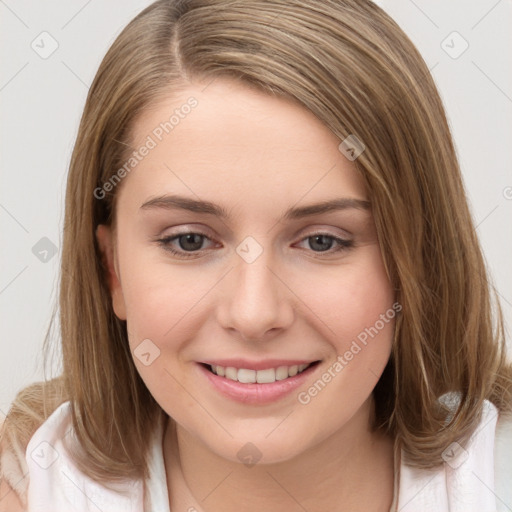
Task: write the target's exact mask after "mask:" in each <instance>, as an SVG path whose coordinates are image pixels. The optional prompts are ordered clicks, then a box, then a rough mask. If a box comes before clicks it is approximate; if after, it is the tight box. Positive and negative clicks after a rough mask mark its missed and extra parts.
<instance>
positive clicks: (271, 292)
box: [219, 240, 293, 339]
mask: <svg viewBox="0 0 512 512" xmlns="http://www.w3.org/2000/svg"><path fill="white" fill-rule="evenodd" d="M246 242H247V243H244V242H242V243H241V244H240V245H239V247H238V248H237V252H238V255H237V256H236V257H237V258H238V259H239V260H240V261H239V262H238V263H237V264H236V267H235V268H234V269H233V271H232V272H230V277H229V280H228V282H227V284H226V289H225V290H224V291H225V294H224V293H223V294H222V295H223V296H222V298H221V305H220V306H219V308H220V310H221V312H222V314H221V315H220V318H221V323H222V325H223V327H224V328H232V329H236V330H237V331H239V333H240V334H241V335H242V336H243V337H244V338H247V339H249V338H252V339H259V338H262V337H263V336H264V335H265V333H266V332H267V331H269V330H271V329H276V328H283V327H286V326H287V325H288V324H289V323H290V322H291V321H292V319H293V308H292V305H291V304H290V301H289V300H288V299H287V295H286V287H285V286H284V285H283V283H282V282H281V280H280V279H279V278H278V277H277V276H276V275H275V274H276V271H275V270H274V269H273V268H272V267H273V266H274V265H273V262H272V258H271V254H270V250H263V247H261V245H260V249H259V250H258V248H257V247H256V246H255V244H254V241H251V240H249V241H246Z"/></svg>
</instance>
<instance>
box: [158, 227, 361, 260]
mask: <svg viewBox="0 0 512 512" xmlns="http://www.w3.org/2000/svg"><path fill="white" fill-rule="evenodd" d="M186 235H199V236H202V237H204V238H205V239H207V240H210V237H209V236H207V235H206V234H204V233H201V232H200V231H186V232H184V233H178V234H176V235H171V236H166V237H164V238H160V239H158V240H156V242H157V243H158V244H159V245H161V246H162V247H163V248H164V250H166V251H168V252H170V253H171V254H173V255H175V256H177V257H178V258H182V259H187V258H194V257H196V256H197V254H199V253H200V251H201V250H202V249H199V250H198V251H177V250H176V249H173V248H172V247H171V246H170V243H171V242H172V241H174V240H178V239H179V238H180V237H182V236H186ZM315 236H324V237H327V238H330V239H332V240H333V241H334V242H336V243H337V244H338V248H337V249H334V250H332V249H327V250H326V251H313V252H314V253H316V254H319V255H322V254H334V253H337V252H340V251H343V250H347V249H350V248H352V247H353V246H354V242H353V241H352V240H345V239H344V238H339V237H337V236H334V235H331V234H329V233H323V232H317V233H311V234H310V235H308V236H305V237H304V238H302V239H301V242H302V241H303V240H307V239H308V238H313V237H315Z"/></svg>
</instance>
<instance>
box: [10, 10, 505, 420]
mask: <svg viewBox="0 0 512 512" xmlns="http://www.w3.org/2000/svg"><path fill="white" fill-rule="evenodd" d="M149 3H150V2H148V1H142V0H129V1H127V0H124V1H121V0H109V1H108V2H107V1H103V2H100V1H98V0H89V1H84V0H80V1H78V0H73V1H69V0H68V1H64V0H58V1H54V2H52V3H48V2H36V1H33V0H32V1H26V0H18V1H17V2H15V1H14V0H5V1H4V0H0V23H1V27H0V39H1V40H0V53H1V58H2V61H3V66H2V73H1V75H0V109H1V120H2V123H1V125H0V129H1V134H0V140H1V146H2V147H1V152H0V158H1V163H0V173H1V175H0V183H1V188H0V237H1V238H0V244H1V251H0V315H1V317H0V326H1V336H2V339H1V351H0V420H1V419H2V417H3V414H4V413H5V412H7V409H8V406H9V403H10V402H11V400H12V399H13V398H14V395H15V393H16V392H17V391H18V390H19V389H20V388H22V387H23V386H25V385H27V384H29V383H31V382H34V381H35V380H39V379H42V378H43V375H44V373H43V366H44V365H43V358H42V352H41V348H42V342H43V339H44V334H45V331H46V328H47V325H48V322H49V319H50V316H51V312H52V310H53V305H54V303H55V301H56V299H57V283H58V263H59V257H60V246H61V229H62V225H63V197H64V187H65V180H66V173H67V166H68V164H69V160H70V156H71V151H72V147H73V143H74V139H75V137H76V133H77V129H78V123H79V119H80V116H81V111H82V108H83V105H84V102H85V97H86V93H87V89H88V86H89V84H90V83H91V81H92V79H93V77H94V74H95V72H96V70H97V68H98V66H99V63H100V61H101V59H102V57H103V55H104V54H105V52H106V50H107V49H108V47H109V46H110V44H111V43H112V42H113V40H114V39H115V37H116V36H117V34H119V32H120V31H121V29H122V28H123V27H124V26H125V25H126V23H127V22H128V21H129V20H130V19H132V18H133V17H134V16H135V15H136V14H137V13H138V12H139V11H140V10H142V9H143V8H144V7H145V6H146V5H149ZM378 3H379V4H380V5H381V6H382V7H383V8H384V9H385V10H386V11H387V12H389V14H390V15H391V16H392V17H393V18H394V19H395V20H396V21H397V22H398V24H399V25H400V26H401V27H402V28H403V29H404V31H405V32H406V33H407V34H408V35H409V37H410V38H411V39H412V40H413V42H414V43H415V44H416V46H417V47H418V48H419V50H420V51H421V53H422V55H423V56H424V59H425V61H426V62H427V65H428V66H429V68H430V69H431V71H432V74H433V76H434V79H435V80H436V83H437V84H438V87H439V90H440V93H441V96H442V98H443V101H444V104H445V107H446V110H447V114H448V118H449V121H450V126H451V128H452V133H453V136H454V139H455V143H456V147H457V151H458V156H459V159H460V163H461V166H462V169H463V173H464V178H465V182H466V187H467V191H468V194H469V198H470V202H471V207H472V211H473V215H474V219H475V223H476V226H477V228H476V229H477V233H478V235H479V237H480V240H481V242H482V245H483V247H484V251H485V255H486V258H487V262H488V265H489V268H490V270H491V273H492V276H493V278H494V281H495V283H496V286H497V289H498V292H499V294H500V300H501V304H502V306H503V308H504V312H505V317H506V321H507V324H508V330H509V331H510V326H511V325H512V322H511V320H512V318H511V317H512V314H511V313H512V265H511V261H512V260H511V254H512V222H511V220H512V172H511V161H512V149H511V146H512V143H511V141H512V139H511V126H512V76H511V65H510V63H511V62H512V61H511V57H512V55H511V54H512V31H510V26H511V21H512V1H511V0H500V1H496V0H478V1H477V0H472V1H463V0H450V1H449V2H448V1H446V0H445V1H443V0H428V1H427V0H422V1H420V0H417V1H412V0H383V1H380V2H378ZM454 31H455V32H457V33H458V34H459V35H457V34H453V32H454ZM43 32H47V33H48V34H49V35H45V34H43V35H41V34H42V33H43ZM443 41H444V42H443ZM464 41H466V42H467V43H465V42H464ZM57 44H58V48H57V49H56V50H55V51H54V52H53V53H52V54H51V55H46V53H49V52H50V51H51V50H52V45H53V46H55V45H57ZM466 44H468V45H469V46H468V48H467V49H466V50H465V51H464V52H463V53H461V51H462V50H463V49H464V47H465V45H466ZM459 53H460V55H459ZM450 54H451V55H450ZM43 57H45V58H43ZM508 340H509V343H510V336H509V337H508ZM58 369H59V367H58V364H54V365H53V367H52V365H50V366H49V367H48V369H47V370H48V372H51V371H53V372H57V371H58ZM48 374H49V373H48Z"/></svg>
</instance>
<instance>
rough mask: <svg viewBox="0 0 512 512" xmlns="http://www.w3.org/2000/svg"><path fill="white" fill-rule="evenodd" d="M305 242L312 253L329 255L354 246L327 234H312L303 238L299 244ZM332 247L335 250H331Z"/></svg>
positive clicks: (352, 243)
mask: <svg viewBox="0 0 512 512" xmlns="http://www.w3.org/2000/svg"><path fill="white" fill-rule="evenodd" d="M305 241H307V242H308V244H309V246H310V247H311V249H312V250H313V252H317V253H329V254H332V253H335V252H339V251H342V250H344V249H349V248H350V247H353V245H354V242H353V241H352V240H346V239H344V238H340V237H338V236H334V235H330V234H329V233H312V234H310V235H308V236H307V237H306V238H303V239H302V240H301V243H302V242H305ZM333 246H335V248H334V249H333V250H331V249H332V247H333Z"/></svg>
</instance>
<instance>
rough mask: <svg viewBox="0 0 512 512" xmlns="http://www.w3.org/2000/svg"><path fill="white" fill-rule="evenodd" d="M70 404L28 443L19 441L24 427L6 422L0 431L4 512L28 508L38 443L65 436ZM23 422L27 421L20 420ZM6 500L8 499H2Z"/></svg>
mask: <svg viewBox="0 0 512 512" xmlns="http://www.w3.org/2000/svg"><path fill="white" fill-rule="evenodd" d="M68 409H69V402H64V403H63V404H61V405H60V406H58V407H57V408H56V410H55V411H54V412H53V413H52V414H51V415H50V417H48V418H47V419H46V420H44V421H43V422H42V424H40V425H39V426H38V427H37V428H36V430H35V431H34V432H33V433H32V435H31V436H30V437H29V438H28V439H27V440H26V441H20V439H19V438H18V437H17V434H18V433H19V432H18V430H23V426H21V425H18V424H17V423H16V425H15V426H14V427H12V426H10V427H9V426H8V425H7V424H6V422H7V421H15V420H12V419H10V418H9V419H6V420H5V422H4V423H3V424H2V426H1V427H0V432H1V442H0V512H3V511H4V510H6V511H9V512H16V511H18V510H24V509H25V508H26V507H27V501H28V492H29V481H30V478H31V477H32V476H33V472H31V471H30V465H31V464H30V463H31V462H32V461H36V459H35V457H34V455H33V452H34V443H36V444H41V442H42V441H43V439H44V440H45V442H47V441H46V440H47V439H48V440H50V439H54V438H55V437H56V436H59V435H60V434H61V432H60V430H61V429H60V428H58V427H62V425H63V419H69V418H68V416H69V414H68ZM20 422H23V419H20ZM2 498H5V499H2Z"/></svg>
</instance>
